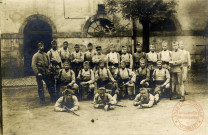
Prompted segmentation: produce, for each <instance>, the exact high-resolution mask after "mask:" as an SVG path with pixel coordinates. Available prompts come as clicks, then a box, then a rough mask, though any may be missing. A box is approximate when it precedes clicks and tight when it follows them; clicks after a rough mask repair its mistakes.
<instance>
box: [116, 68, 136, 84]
mask: <svg viewBox="0 0 208 135" xmlns="http://www.w3.org/2000/svg"><path fill="white" fill-rule="evenodd" d="M118 78H119V79H120V80H128V81H130V80H131V81H132V82H133V83H132V84H129V86H134V83H135V81H136V75H135V73H134V72H133V71H132V70H131V69H128V68H124V69H122V68H120V69H119V70H118Z"/></svg>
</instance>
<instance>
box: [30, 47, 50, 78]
mask: <svg viewBox="0 0 208 135" xmlns="http://www.w3.org/2000/svg"><path fill="white" fill-rule="evenodd" d="M32 69H33V72H34V73H35V74H38V73H41V74H47V73H48V72H49V58H48V55H47V54H46V53H44V52H43V53H40V52H39V51H38V52H37V53H35V54H34V55H33V58H32Z"/></svg>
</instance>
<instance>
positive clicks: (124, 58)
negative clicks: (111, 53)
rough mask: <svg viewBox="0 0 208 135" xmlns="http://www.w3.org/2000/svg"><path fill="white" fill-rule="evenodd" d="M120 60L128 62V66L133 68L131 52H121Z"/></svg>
mask: <svg viewBox="0 0 208 135" xmlns="http://www.w3.org/2000/svg"><path fill="white" fill-rule="evenodd" d="M121 61H125V62H126V63H129V65H130V68H131V69H132V68H133V57H132V55H131V54H129V53H126V54H121Z"/></svg>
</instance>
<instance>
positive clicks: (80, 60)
mask: <svg viewBox="0 0 208 135" xmlns="http://www.w3.org/2000/svg"><path fill="white" fill-rule="evenodd" d="M79 62H84V55H83V53H82V52H80V58H79Z"/></svg>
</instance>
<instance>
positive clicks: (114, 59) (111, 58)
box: [107, 52, 120, 64]
mask: <svg viewBox="0 0 208 135" xmlns="http://www.w3.org/2000/svg"><path fill="white" fill-rule="evenodd" d="M109 62H111V63H113V64H119V63H120V55H119V53H117V52H114V53H113V52H110V53H108V54H107V63H109Z"/></svg>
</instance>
